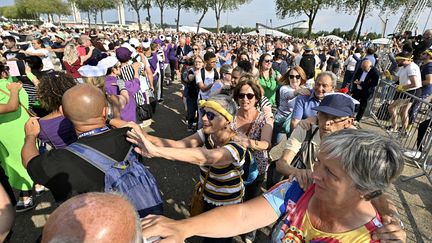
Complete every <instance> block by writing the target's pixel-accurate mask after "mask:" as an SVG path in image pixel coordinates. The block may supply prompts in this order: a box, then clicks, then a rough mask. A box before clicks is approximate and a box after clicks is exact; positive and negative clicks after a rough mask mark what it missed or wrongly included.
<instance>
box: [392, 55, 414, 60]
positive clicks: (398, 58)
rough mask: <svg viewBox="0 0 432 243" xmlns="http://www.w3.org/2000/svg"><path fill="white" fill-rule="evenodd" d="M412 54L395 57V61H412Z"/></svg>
mask: <svg viewBox="0 0 432 243" xmlns="http://www.w3.org/2000/svg"><path fill="white" fill-rule="evenodd" d="M412 58H413V57H412V56H411V57H396V58H395V59H396V61H412Z"/></svg>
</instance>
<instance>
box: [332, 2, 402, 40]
mask: <svg viewBox="0 0 432 243" xmlns="http://www.w3.org/2000/svg"><path fill="white" fill-rule="evenodd" d="M405 2H406V1H405V0H341V1H337V2H336V6H338V7H337V10H338V11H344V12H347V13H357V17H356V21H355V23H354V26H353V28H352V30H351V36H350V40H353V39H354V35H355V33H356V30H357V27H358V26H359V24H360V26H359V29H358V34H357V41H358V39H359V38H360V33H361V29H362V26H363V22H364V19H365V16H366V14H367V13H369V12H371V10H373V9H379V10H380V11H381V13H383V12H385V11H391V12H396V11H397V10H398V9H399V8H400V7H402V6H404V3H405Z"/></svg>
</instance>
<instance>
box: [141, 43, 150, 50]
mask: <svg viewBox="0 0 432 243" xmlns="http://www.w3.org/2000/svg"><path fill="white" fill-rule="evenodd" d="M150 44H151V42H150V41H147V42H143V43H142V47H143V48H146V49H147V48H150Z"/></svg>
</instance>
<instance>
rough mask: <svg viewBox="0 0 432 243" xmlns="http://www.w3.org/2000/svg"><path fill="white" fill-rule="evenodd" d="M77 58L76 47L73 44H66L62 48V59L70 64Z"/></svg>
mask: <svg viewBox="0 0 432 243" xmlns="http://www.w3.org/2000/svg"><path fill="white" fill-rule="evenodd" d="M78 58H79V56H78V49H77V48H76V46H75V44H72V43H70V44H67V45H66V46H65V48H64V56H63V61H64V62H67V63H68V64H70V65H72V64H73V63H75V62H76V60H78ZM80 64H81V63H80Z"/></svg>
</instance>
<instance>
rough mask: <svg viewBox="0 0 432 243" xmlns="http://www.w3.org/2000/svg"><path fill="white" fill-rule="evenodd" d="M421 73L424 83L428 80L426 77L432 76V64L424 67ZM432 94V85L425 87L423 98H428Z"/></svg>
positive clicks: (423, 88)
mask: <svg viewBox="0 0 432 243" xmlns="http://www.w3.org/2000/svg"><path fill="white" fill-rule="evenodd" d="M420 72H421V80H422V81H424V80H426V76H427V75H431V74H432V62H429V63H426V64H424V65H422V66H421V68H420ZM431 94H432V84H428V85H423V86H422V93H421V96H422V97H427V96H429V95H431Z"/></svg>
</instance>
